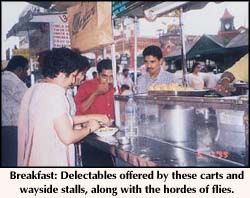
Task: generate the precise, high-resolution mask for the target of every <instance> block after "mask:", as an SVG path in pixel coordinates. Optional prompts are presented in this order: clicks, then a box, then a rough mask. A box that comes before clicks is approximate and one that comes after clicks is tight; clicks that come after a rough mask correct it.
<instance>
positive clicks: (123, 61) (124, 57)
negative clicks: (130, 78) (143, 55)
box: [121, 54, 128, 65]
mask: <svg viewBox="0 0 250 198" xmlns="http://www.w3.org/2000/svg"><path fill="white" fill-rule="evenodd" d="M121 64H123V65H127V64H128V55H127V54H121Z"/></svg>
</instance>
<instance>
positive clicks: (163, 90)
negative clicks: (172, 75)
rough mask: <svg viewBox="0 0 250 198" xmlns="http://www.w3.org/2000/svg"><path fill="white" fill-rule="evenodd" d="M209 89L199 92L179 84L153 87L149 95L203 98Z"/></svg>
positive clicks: (150, 87)
mask: <svg viewBox="0 0 250 198" xmlns="http://www.w3.org/2000/svg"><path fill="white" fill-rule="evenodd" d="M207 91H208V90H207V89H202V90H197V89H193V88H191V87H183V86H180V85H178V84H177V83H171V84H160V85H151V86H149V89H148V94H149V95H153V96H196V97H202V96H204V95H205V94H206V93H207Z"/></svg>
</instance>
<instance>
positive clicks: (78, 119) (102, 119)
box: [72, 114, 111, 126]
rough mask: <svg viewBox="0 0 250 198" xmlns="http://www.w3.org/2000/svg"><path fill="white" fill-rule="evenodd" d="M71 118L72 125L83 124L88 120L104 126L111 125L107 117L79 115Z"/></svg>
mask: <svg viewBox="0 0 250 198" xmlns="http://www.w3.org/2000/svg"><path fill="white" fill-rule="evenodd" d="M72 118H73V122H74V124H81V123H84V122H88V121H89V120H96V121H98V122H100V123H102V124H104V125H106V126H110V125H111V120H110V119H109V118H108V116H107V115H102V114H89V115H79V116H73V117H72Z"/></svg>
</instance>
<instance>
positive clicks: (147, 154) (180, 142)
mask: <svg viewBox="0 0 250 198" xmlns="http://www.w3.org/2000/svg"><path fill="white" fill-rule="evenodd" d="M168 3H169V5H171V3H170V2H168ZM175 3H176V2H175ZM205 4H206V2H205V3H203V4H202V5H200V6H201V7H202V6H204V5H205ZM169 5H168V6H169ZM188 5H190V6H188ZM156 6H158V7H154V8H155V9H151V11H150V8H148V9H149V10H148V13H151V15H152V16H153V17H154V15H153V13H154V12H155V13H156V16H160V15H161V14H163V13H166V12H168V11H172V10H173V9H176V8H179V9H180V10H181V12H182V11H183V10H184V11H185V10H186V11H187V10H190V9H192V6H194V8H200V7H199V6H198V7H197V5H196V3H195V2H192V3H188V2H187V3H184V4H178V5H175V6H174V3H173V4H172V5H171V6H169V7H168V6H167V5H165V4H164V5H163V4H159V5H156ZM168 8H169V9H168ZM135 9H139V10H142V9H143V8H142V7H140V6H138V7H136V8H135ZM157 9H158V11H157ZM159 9H161V12H160V11H159ZM137 11H138V10H137ZM149 11H150V12H149ZM138 13H140V14H142V13H143V12H138ZM146 13H147V12H146ZM134 14H135V12H133V11H132V10H130V11H129V12H126V15H133V16H134V17H135V22H136V19H137V17H138V16H136V15H134ZM148 17H150V16H148ZM135 24H136V23H135ZM182 25H183V24H182ZM135 26H136V25H135ZM135 29H136V28H135ZM182 38H183V32H182ZM182 42H183V39H182ZM135 45H136V36H135ZM135 49H136V47H135ZM112 54H113V57H112V60H113V66H114V71H113V72H114V76H115V73H116V72H115V68H116V67H115V66H116V63H115V44H114V43H113V44H112ZM135 54H136V51H135ZM182 54H183V63H184V64H183V71H184V72H183V74H184V77H183V79H184V85H185V72H186V68H185V46H183V49H182ZM134 65H135V68H137V67H136V65H137V64H136V61H135V63H134ZM135 71H136V69H135ZM135 76H136V75H135ZM127 99H128V98H127V97H126V96H118V95H117V96H115V109H116V115H115V116H116V125H117V126H118V127H119V128H120V131H118V132H117V133H116V134H115V135H114V136H111V137H109V138H103V137H99V136H98V135H96V134H94V133H93V134H90V135H89V136H88V137H86V138H85V139H84V140H83V142H88V143H89V144H91V145H92V146H94V147H97V148H99V149H100V150H103V151H105V152H107V153H110V154H111V155H113V156H114V157H116V159H117V160H121V161H123V164H122V166H125V165H126V166H163V167H174V166H178V167H179V166H180V167H189V166H192V167H194V166H195V167H197V166H198V167H199V166H201V167H237V166H239V167H244V166H249V158H248V155H249V132H248V130H249V124H248V123H249V121H248V119H249V118H248V117H249V116H248V115H249V112H248V107H249V99H248V97H247V96H233V97H220V96H217V95H214V94H208V93H207V94H205V95H202V96H198V97H197V96H194V95H179V94H178V93H177V94H176V95H164V93H163V94H150V93H149V94H144V95H143V94H141V95H135V96H134V99H135V101H136V103H137V105H138V107H139V110H138V118H137V119H138V123H139V126H138V134H137V135H136V136H131V137H129V140H128V141H127V142H126V143H122V142H120V141H119V138H120V137H123V136H125V135H126V134H125V133H124V131H123V128H124V116H123V115H124V112H125V104H126V102H127ZM117 166H119V164H118V163H117Z"/></svg>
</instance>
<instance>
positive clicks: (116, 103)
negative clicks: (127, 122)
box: [111, 19, 121, 128]
mask: <svg viewBox="0 0 250 198" xmlns="http://www.w3.org/2000/svg"><path fill="white" fill-rule="evenodd" d="M112 30H114V19H113V20H112ZM111 57H112V71H113V81H114V88H115V95H118V93H119V90H118V83H117V75H116V57H115V42H113V43H112V45H111ZM114 109H115V124H116V126H118V127H119V128H120V127H121V119H120V102H119V101H117V100H114Z"/></svg>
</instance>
